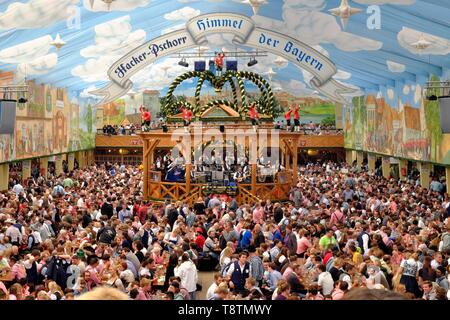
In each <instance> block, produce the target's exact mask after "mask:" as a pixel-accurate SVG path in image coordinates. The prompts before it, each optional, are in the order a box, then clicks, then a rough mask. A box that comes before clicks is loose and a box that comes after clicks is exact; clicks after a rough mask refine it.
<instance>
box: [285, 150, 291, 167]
mask: <svg viewBox="0 0 450 320" xmlns="http://www.w3.org/2000/svg"><path fill="white" fill-rule="evenodd" d="M285 168H286V170H290V169H291V151H290V150H289V148H286V166H285Z"/></svg>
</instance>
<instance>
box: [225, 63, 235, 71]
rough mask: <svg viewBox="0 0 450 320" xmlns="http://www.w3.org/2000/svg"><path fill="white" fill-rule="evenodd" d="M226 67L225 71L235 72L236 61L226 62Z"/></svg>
mask: <svg viewBox="0 0 450 320" xmlns="http://www.w3.org/2000/svg"><path fill="white" fill-rule="evenodd" d="M226 66H227V71H230V70H231V71H237V61H227V62H226Z"/></svg>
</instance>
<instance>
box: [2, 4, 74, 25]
mask: <svg viewBox="0 0 450 320" xmlns="http://www.w3.org/2000/svg"><path fill="white" fill-rule="evenodd" d="M79 1H80V0H29V1H27V2H24V3H21V2H13V3H11V4H10V5H9V6H8V8H7V9H6V11H4V12H0V30H1V29H35V28H42V27H47V26H50V25H52V24H54V23H55V22H59V21H64V20H66V19H68V18H69V17H71V15H72V14H73V10H74V9H75V8H76V7H75V5H78V3H79Z"/></svg>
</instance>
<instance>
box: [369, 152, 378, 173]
mask: <svg viewBox="0 0 450 320" xmlns="http://www.w3.org/2000/svg"><path fill="white" fill-rule="evenodd" d="M376 160H377V158H376V157H375V156H374V155H373V154H369V155H367V165H368V166H369V171H371V172H375V162H376Z"/></svg>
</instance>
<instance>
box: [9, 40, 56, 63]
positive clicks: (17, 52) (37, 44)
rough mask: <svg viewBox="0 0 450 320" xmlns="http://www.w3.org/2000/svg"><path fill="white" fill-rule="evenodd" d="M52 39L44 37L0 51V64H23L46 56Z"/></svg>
mask: <svg viewBox="0 0 450 320" xmlns="http://www.w3.org/2000/svg"><path fill="white" fill-rule="evenodd" d="M52 40H53V39H52V37H51V36H50V35H46V36H43V37H40V38H37V39H34V40H31V41H27V42H24V43H21V44H19V45H16V46H13V47H9V48H5V49H3V50H0V62H3V63H25V62H28V61H31V60H35V59H37V58H39V57H42V56H44V55H46V54H47V53H48V52H49V51H50V48H51V44H50V42H52Z"/></svg>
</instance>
